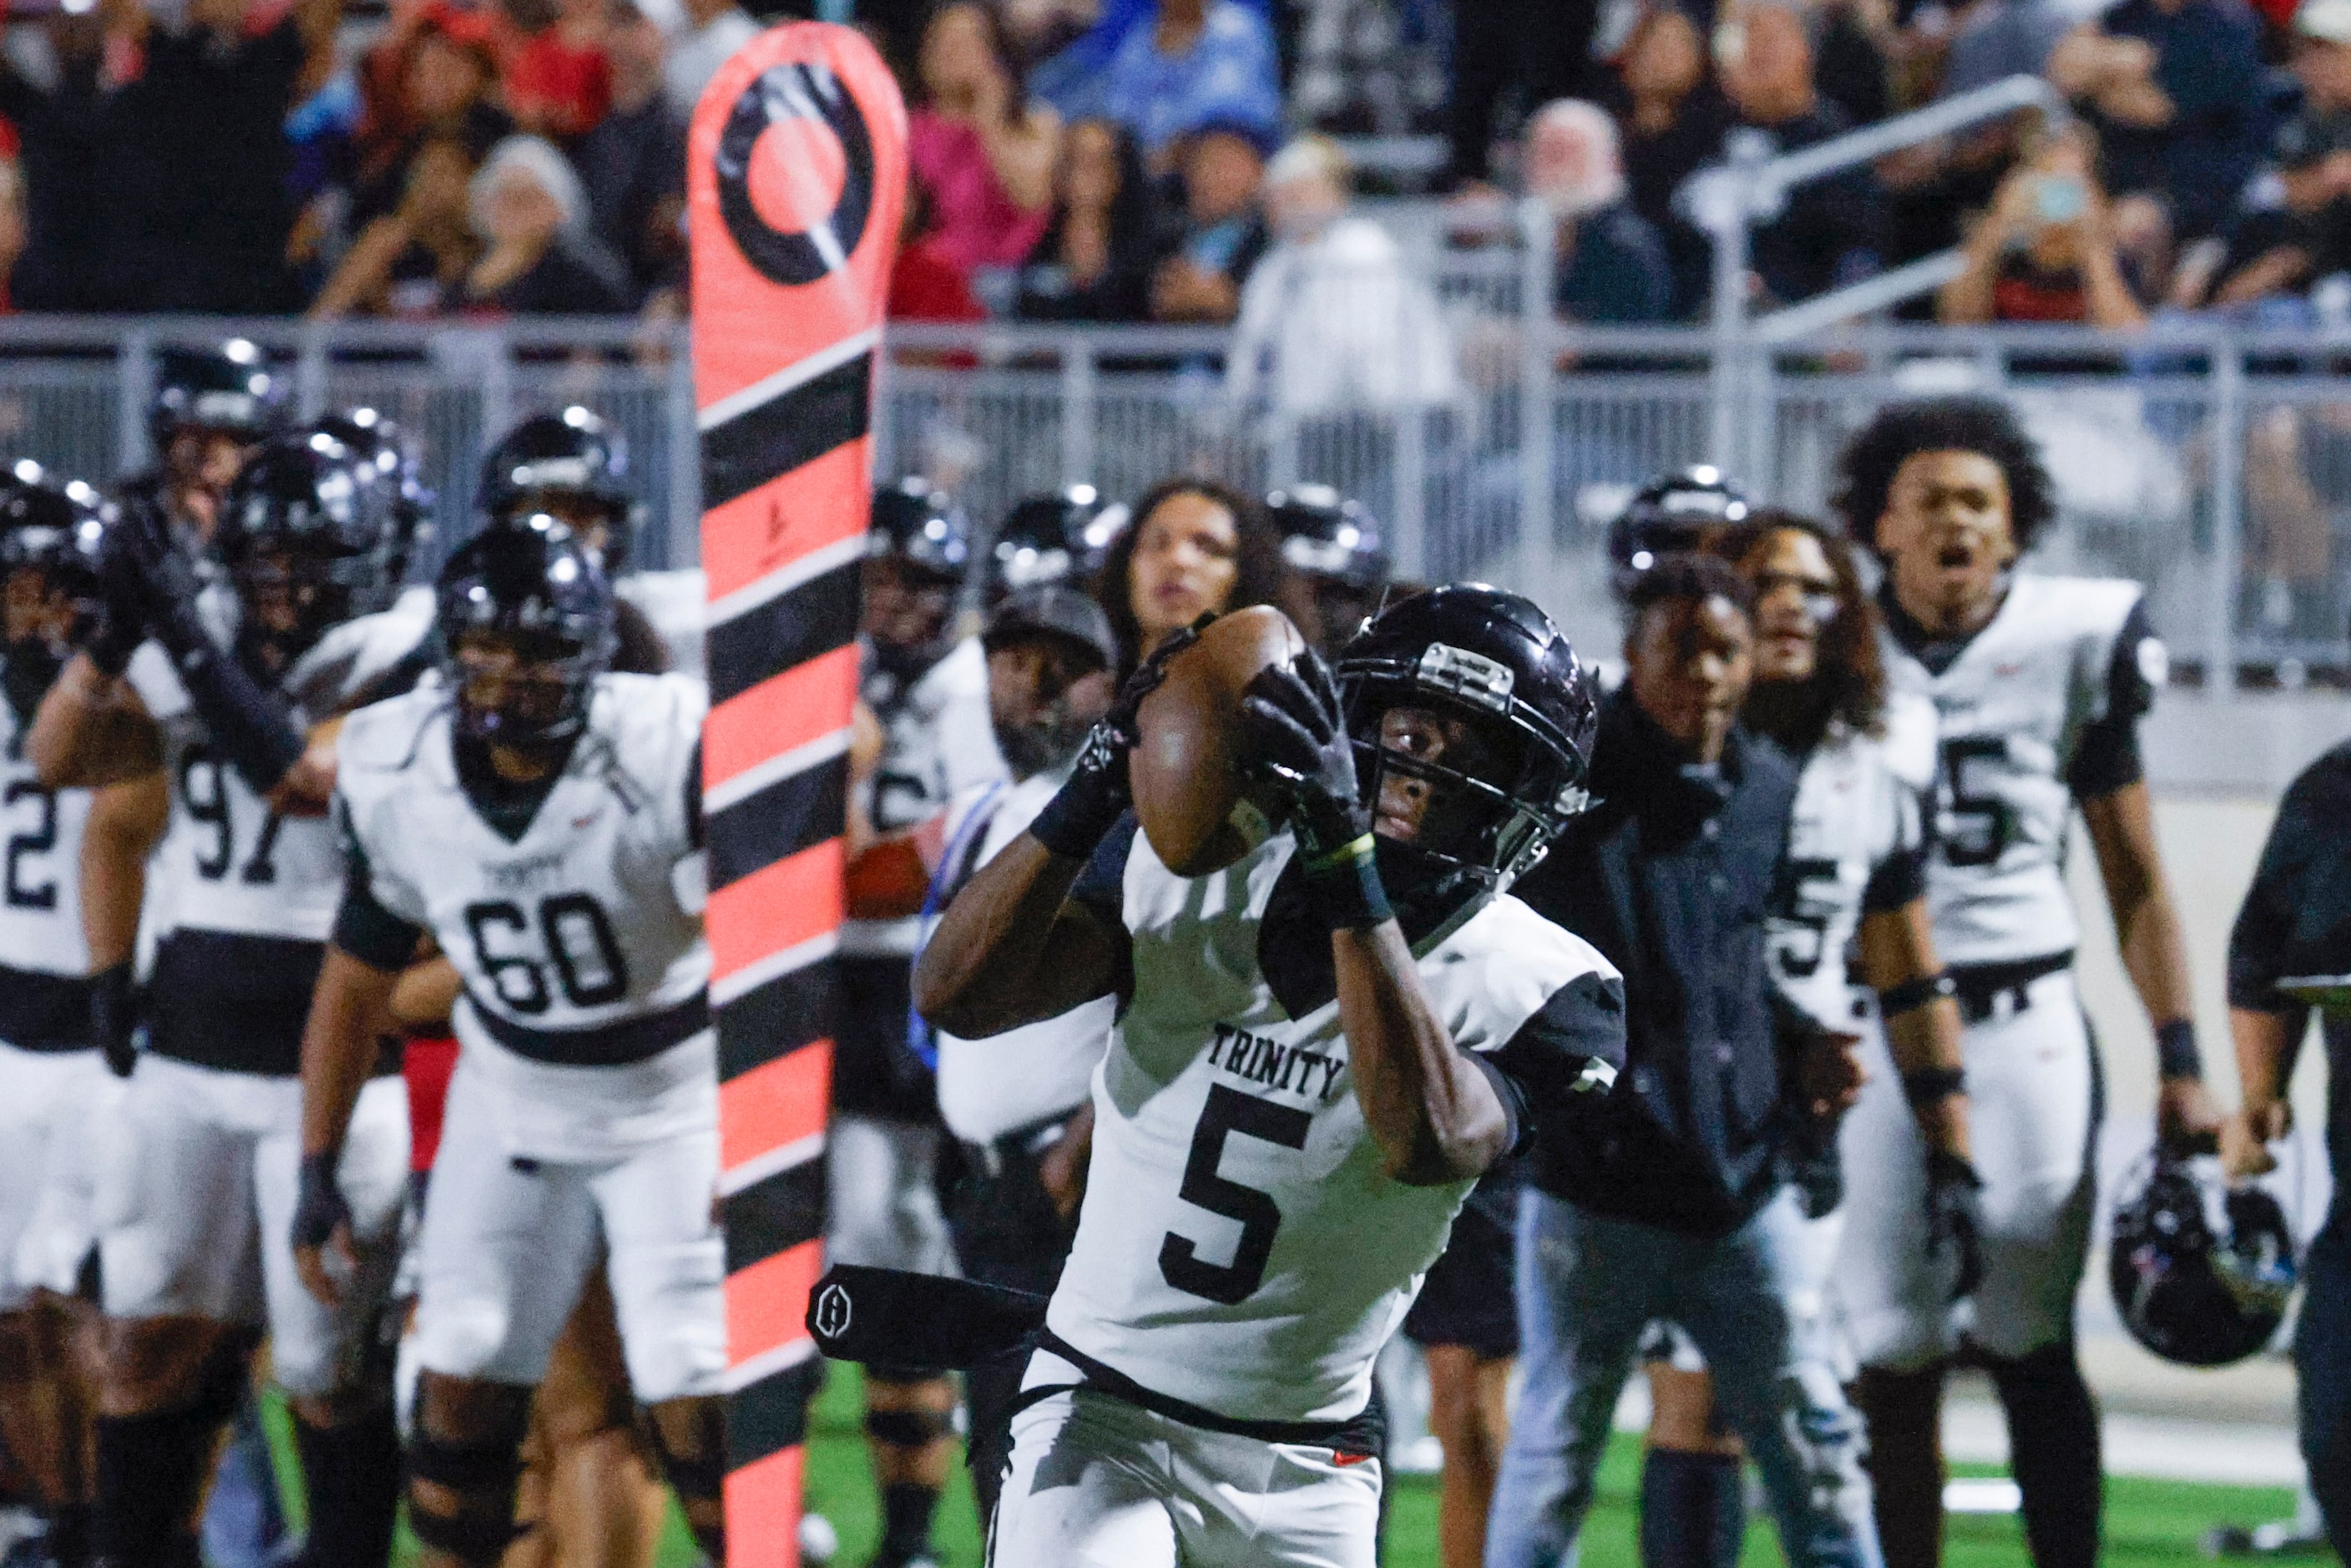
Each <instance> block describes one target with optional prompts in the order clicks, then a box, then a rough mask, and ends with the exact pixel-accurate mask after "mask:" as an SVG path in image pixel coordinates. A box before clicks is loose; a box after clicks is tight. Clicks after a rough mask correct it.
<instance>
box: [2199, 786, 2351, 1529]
mask: <svg viewBox="0 0 2351 1568" xmlns="http://www.w3.org/2000/svg"><path fill="white" fill-rule="evenodd" d="M2346 977H2351V745H2345V746H2338V747H2335V749H2334V750H2332V751H2330V752H2328V753H2327V754H2326V755H2325V756H2324V757H2322V758H2319V759H2318V760H2317V761H2315V762H2314V763H2312V764H2311V765H2310V766H2309V767H2308V768H2305V769H2304V771H2303V775H2302V777H2301V778H2299V779H2295V780H2294V786H2293V788H2291V789H2288V790H2287V791H2286V792H2285V800H2283V801H2282V802H2281V803H2280V804H2279V806H2278V815H2277V821H2276V823H2275V825H2274V826H2273V827H2272V828H2271V830H2270V841H2269V842H2268V843H2267V844H2266V845H2264V846H2263V847H2262V860H2261V865H2260V868H2259V869H2258V870H2256V871H2255V872H2254V873H2253V885H2252V889H2251V890H2250V891H2249V892H2247V893H2246V894H2245V904H2244V907H2243V908H2242V909H2241V910H2239V911H2238V914H2237V925H2236V928H2235V929H2234V930H2233V931H2231V933H2230V934H2229V1032H2230V1033H2231V1036H2233V1037H2234V1039H2235V1040H2236V1045H2237V1077H2238V1080H2239V1082H2241V1084H2242V1085H2243V1089H2244V1108H2243V1109H2242V1110H2241V1111H2239V1112H2238V1113H2237V1114H2236V1115H2235V1116H2234V1117H2232V1118H2231V1120H2230V1121H2229V1122H2228V1123H2227V1124H2224V1125H2223V1127H2222V1129H2221V1134H2220V1152H2221V1155H2222V1156H2223V1158H2224V1159H2225V1161H2226V1163H2227V1165H2228V1167H2229V1174H2230V1175H2231V1176H2238V1177H2243V1176H2255V1175H2258V1174H2260V1173H2262V1172H2264V1171H2268V1170H2272V1169H2274V1168H2275V1167H2276V1161H2275V1160H2274V1159H2273V1158H2272V1157H2271V1155H2269V1153H2268V1152H2267V1150H2266V1149H2265V1148H2264V1146H2263V1145H2267V1144H2269V1143H2271V1142H2273V1141H2274V1140H2276V1139H2279V1138H2283V1136H2285V1134H2287V1133H2288V1132H2289V1131H2290V1130H2291V1129H2292V1126H2293V1121H2294V1117H2293V1112H2292V1110H2291V1108H2290V1107H2289V1104H2288V1103H2287V1100H2286V1084H2287V1082H2288V1080H2290V1079H2291V1078H2292V1077H2293V1076H2294V1058H2295V1057H2296V1056H2297V1055H2298V1054H2299V1053H2300V1049H2301V1046H2302V1041H2303V1037H2304V1035H2305V1034H2306V1033H2307V1032H2308V1031H2309V1027H2310V1015H2311V1012H2312V1010H2313V1006H2314V1004H2317V1005H2319V1006H2321V1007H2323V1009H2324V1012H2325V1016H2324V1018H2323V1019H2322V1024H2323V1028H2322V1035H2323V1038H2324V1039H2325V1041H2326V1073H2327V1091H2326V1161H2327V1164H2328V1166H2331V1167H2332V1168H2333V1170H2334V1173H2335V1201H2334V1205H2333V1207H2331V1208H2329V1209H2328V1211H2327V1215H2326V1223H2325V1225H2323V1226H2321V1227H2320V1228H2319V1231H2318V1235H2317V1237H2316V1238H2315V1239H2313V1240H2312V1242H2311V1244H2310V1256H2309V1258H2308V1260H2306V1261H2305V1263H2304V1281H2305V1282H2306V1283H2307V1285H2308V1290H2307V1291H2306V1292H2305V1293H2304V1297H2303V1303H2302V1326H2301V1327H2300V1328H2299V1329H2298V1330H2296V1331H2295V1335H2294V1370H2295V1372H2296V1373H2297V1374H2298V1375H2299V1376H2300V1379H2301V1406H2302V1421H2301V1426H2302V1457H2303V1461H2304V1464H2306V1465H2307V1466H2308V1467H2309V1469H2310V1490H2311V1491H2312V1493H2313V1494H2314V1496H2316V1498H2317V1499H2318V1508H2319V1512H2320V1513H2321V1514H2323V1515H2324V1516H2325V1520H2326V1534H2327V1538H2328V1540H2329V1541H2331V1542H2333V1543H2334V1546H2335V1552H2336V1553H2337V1554H2338V1555H2340V1556H2342V1557H2343V1558H2344V1559H2345V1560H2346V1562H2351V979H2346ZM2297 981H2299V982H2304V983H2302V984H2296V983H2295V982H2297ZM2310 982H2319V983H2317V984H2312V983H2310ZM2329 982H2333V983H2329Z"/></svg>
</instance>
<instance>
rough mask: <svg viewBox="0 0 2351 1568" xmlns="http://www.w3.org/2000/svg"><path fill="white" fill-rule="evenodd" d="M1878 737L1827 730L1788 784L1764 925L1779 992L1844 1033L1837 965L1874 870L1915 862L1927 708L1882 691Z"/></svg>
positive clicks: (1847, 1001)
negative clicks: (1782, 841)
mask: <svg viewBox="0 0 2351 1568" xmlns="http://www.w3.org/2000/svg"><path fill="white" fill-rule="evenodd" d="M1885 730H1886V733H1885V734H1884V735H1883V736H1882V737H1880V736H1871V735H1865V734H1863V733H1861V732H1859V731H1856V730H1854V729H1851V728H1848V727H1844V726H1843V725H1833V726H1832V727H1830V730H1829V733H1828V735H1827V737H1825V738H1823V740H1822V741H1821V743H1820V744H1819V745H1818V746H1816V747H1813V751H1812V755H1811V756H1809V757H1807V758H1804V766H1803V771H1802V773H1801V774H1799V775H1798V777H1797V780H1796V804H1795V810H1794V812H1793V816H1792V821H1790V823H1789V827H1788V857H1787V860H1786V862H1785V863H1784V865H1783V867H1782V873H1781V874H1782V883H1781V888H1780V895H1779V897H1778V898H1777V899H1775V900H1774V901H1773V908H1772V911H1771V915H1770V916H1769V917H1768V918H1767V919H1766V920H1765V922H1764V933H1765V939H1766V941H1767V942H1768V943H1769V944H1770V946H1771V971H1772V975H1773V977H1774V978H1775V979H1776V980H1777V981H1778V983H1779V987H1780V990H1781V993H1782V995H1784V996H1785V997H1787V998H1788V999H1789V1000H1790V1001H1792V1002H1794V1003H1795V1004H1796V1005H1797V1006H1798V1007H1800V1008H1802V1009H1804V1010H1805V1011H1806V1012H1807V1013H1810V1014H1811V1015H1812V1016H1813V1018H1816V1019H1819V1020H1820V1021H1821V1022H1822V1023H1823V1024H1826V1025H1829V1026H1830V1027H1832V1028H1834V1029H1850V1028H1851V1027H1852V1025H1853V1016H1854V1015H1853V991H1852V982H1851V980H1850V978H1849V977H1848V976H1847V974H1846V960H1847V956H1848V953H1849V950H1850V948H1851V946H1852V944H1853V940H1854V936H1855V933H1857V932H1858V931H1859V930H1860V929H1861V920H1862V904H1863V897H1864V894H1866V892H1867V891H1868V888H1869V883H1870V879H1871V878H1872V877H1873V876H1875V875H1876V873H1877V871H1878V868H1879V867H1881V866H1883V865H1885V864H1886V862H1888V861H1891V860H1893V859H1895V858H1896V857H1897V856H1902V855H1916V854H1917V852H1918V851H1919V849H1920V847H1921V846H1922V844H1923V843H1924V841H1925V838H1926V812H1925V796H1926V794H1927V791H1928V789H1931V788H1932V787H1933V784H1934V777H1935V710H1934V708H1933V707H1932V706H1929V705H1928V703H1927V701H1926V699H1925V698H1923V697H1920V696H1918V695H1916V694H1914V693H1907V692H1889V693H1887V694H1886V718H1885Z"/></svg>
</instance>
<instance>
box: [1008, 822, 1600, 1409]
mask: <svg viewBox="0 0 2351 1568" xmlns="http://www.w3.org/2000/svg"><path fill="white" fill-rule="evenodd" d="M1129 845H1131V846H1132V847H1131V848H1128V847H1127V846H1129ZM1294 847H1295V846H1294V841H1293V840H1292V839H1291V838H1290V836H1289V835H1288V834H1281V835H1279V836H1277V837H1275V838H1274V839H1272V840H1270V841H1268V842H1266V843H1265V844H1263V845H1261V846H1260V847H1259V848H1258V849H1257V850H1255V851H1254V852H1251V853H1249V855H1247V856H1245V857H1244V858H1243V859H1241V860H1240V861H1239V862H1237V863H1235V864H1234V865H1232V866H1231V867H1229V868H1228V869H1226V870H1224V871H1220V872H1217V873H1213V874H1211V875H1208V876H1205V877H1200V878H1197V879H1194V880H1189V881H1187V880H1186V879H1184V878H1181V877H1178V876H1176V875H1175V873H1172V872H1170V871H1169V870H1167V868H1166V867H1165V865H1164V864H1162V863H1161V862H1160V860H1159V858H1158V856H1157V855H1156V854H1155V853H1154V852H1152V850H1151V846H1150V844H1149V842H1148V841H1145V840H1144V838H1143V836H1142V835H1141V834H1140V833H1137V832H1135V831H1134V830H1133V819H1132V818H1129V819H1128V820H1127V823H1126V824H1125V825H1123V827H1122V828H1121V830H1120V831H1118V832H1117V833H1114V834H1113V836H1112V838H1111V839H1110V841H1108V842H1106V843H1105V844H1104V846H1103V850H1102V853H1100V854H1098V855H1097V857H1096V858H1095V861H1094V862H1093V865H1092V867H1091V868H1090V869H1089V871H1088V872H1087V873H1086V875H1085V877H1084V879H1082V880H1081V883H1080V885H1079V888H1078V889H1077V890H1076V891H1075V893H1074V894H1073V895H1074V896H1076V897H1079V898H1081V900H1083V901H1085V902H1086V903H1087V904H1090V905H1091V906H1092V907H1093V908H1095V909H1096V910H1098V911H1099V912H1101V913H1102V915H1106V916H1107V917H1109V918H1112V919H1116V920H1119V921H1121V922H1122V923H1123V925H1124V927H1125V929H1126V931H1127V933H1128V934H1129V936H1130V939H1131V942H1132V948H1133V956H1134V971H1133V972H1134V998H1133V1000H1132V1001H1131V1002H1130V1003H1129V1005H1128V1006H1127V1008H1126V1009H1125V1011H1124V1013H1123V1015H1122V1016H1121V1018H1120V1019H1119V1022H1118V1027H1117V1029H1116V1031H1115V1032H1114V1034H1113V1037H1112V1042H1111V1048H1110V1051H1109V1054H1108V1056H1107V1057H1106V1058H1105V1059H1104V1061H1103V1062H1102V1066H1101V1067H1100V1068H1099V1069H1098V1070H1097V1071H1096V1073H1095V1077H1094V1091H1093V1103H1094V1113H1095V1133H1094V1147H1093V1156H1092V1165H1091V1166H1090V1167H1089V1171H1088V1175H1087V1185H1086V1197H1085V1203H1084V1207H1083V1209H1082V1211H1081V1215H1080V1218H1079V1223H1078V1234H1077V1240H1076V1244H1075V1246H1074V1247H1073V1249H1072V1250H1071V1255H1070V1260H1069V1263H1068V1265H1067V1267H1066V1268H1065V1269H1064V1270H1063V1271H1062V1274H1061V1285H1060V1288H1059V1289H1058V1290H1057V1291H1055V1293H1054V1296H1053V1301H1052V1305H1051V1308H1050V1312H1049V1315H1048V1319H1047V1325H1048V1327H1049V1329H1050V1331H1051V1333H1053V1334H1054V1335H1056V1336H1058V1338H1059V1339H1060V1341H1061V1343H1063V1344H1065V1345H1066V1346H1068V1347H1070V1348H1071V1349H1073V1350H1075V1351H1076V1352H1078V1353H1079V1354H1081V1355H1083V1356H1085V1357H1087V1358H1090V1359H1092V1360H1093V1361H1096V1362H1099V1363H1101V1364H1102V1365H1104V1366H1107V1367H1109V1368H1110V1369H1111V1370H1112V1371H1113V1372H1114V1373H1116V1374H1118V1375H1123V1376H1124V1377H1126V1378H1129V1379H1132V1380H1133V1381H1134V1383H1136V1384H1139V1385H1142V1386H1143V1387H1144V1388H1145V1389H1148V1390H1149V1391H1151V1392H1152V1393H1153V1394H1155V1395H1158V1396H1162V1397H1165V1398H1170V1399H1176V1400H1181V1401H1183V1402H1185V1403H1186V1404H1188V1405H1191V1406H1196V1407H1197V1408H1199V1409H1201V1410H1205V1411H1207V1412H1209V1413H1211V1414H1212V1415H1214V1416H1221V1417H1223V1418H1226V1419H1228V1420H1229V1419H1243V1420H1252V1421H1259V1420H1268V1421H1288V1422H1326V1421H1346V1420H1351V1419H1353V1417H1354V1416H1357V1415H1359V1414H1360V1413H1361V1412H1362V1411H1363V1409H1364V1405H1365V1403H1366V1401H1367V1400H1368V1399H1369V1398H1370V1396H1371V1375H1372V1361H1373V1358H1374V1356H1375V1355H1377V1354H1378V1353H1379V1350H1380V1347H1381V1346H1382V1345H1384V1344H1385V1343H1387V1340H1388V1336H1389V1335H1390V1334H1392V1333H1394V1332H1395V1327H1396V1325H1397V1323H1398V1322H1401V1321H1402V1319H1403V1317H1404V1314H1405V1309H1406V1308H1408V1307H1409V1306H1410V1305H1411V1302H1412V1298H1413V1296H1414V1294H1415V1293H1416V1291H1418V1290H1419V1288H1420V1280H1421V1276H1422V1274H1423V1273H1425V1272H1426V1270H1427V1268H1428V1266H1429V1265H1430V1264H1431V1263H1433V1262H1435V1261H1436V1260H1437V1254H1438V1253H1439V1252H1441V1251H1443V1250H1444V1248H1445V1240H1446V1237H1447V1232H1448V1231H1449V1229H1450V1228H1451V1225H1452V1221H1453V1216H1454V1214H1455V1212H1456V1211H1457V1210H1458V1209H1459V1207H1461V1203H1462V1199H1463V1198H1464V1197H1467V1196H1468V1191H1469V1189H1470V1187H1471V1186H1473V1185H1475V1184H1474V1182H1473V1181H1459V1182H1450V1183H1446V1184H1444V1185H1441V1186H1405V1185H1404V1184H1402V1183H1400V1182H1397V1181H1395V1180H1394V1179H1392V1178H1390V1177H1389V1176H1387V1175H1386V1174H1385V1173H1384V1170H1383V1169H1382V1162H1381V1156H1380V1151H1379V1148H1378V1145H1376V1144H1375V1143H1374V1141H1373V1138H1372V1135H1371V1133H1370V1130H1369V1128H1368V1127H1367V1126H1366V1125H1365V1123H1364V1113H1363V1111H1362V1108H1361V1106H1360V1104H1359V1103H1358V1102H1357V1100H1356V1098H1355V1085H1354V1080H1353V1069H1352V1067H1351V1064H1350V1061H1349V1052H1348V1043H1347V1040H1346V1037H1345V1035H1344V1034H1343V1032H1342V1030H1341V1025H1340V1019H1339V1006H1338V1002H1337V1000H1336V998H1335V994H1334V993H1333V991H1332V980H1331V977H1330V976H1331V968H1330V966H1331V949H1330V938H1329V937H1328V936H1327V935H1325V934H1324V933H1323V930H1322V928H1320V927H1317V926H1315V925H1314V924H1313V923H1312V921H1311V918H1308V917H1306V916H1305V915H1304V914H1303V910H1302V907H1301V906H1300V905H1299V904H1296V903H1295V902H1294V901H1295V899H1296V896H1297V895H1296V890H1295V888H1294V887H1293V886H1292V885H1291V883H1294V882H1295V881H1296V879H1295V878H1294V877H1293V878H1291V879H1289V881H1287V882H1286V881H1285V880H1284V879H1283V877H1282V873H1283V870H1284V868H1285V867H1287V866H1288V865H1289V864H1290V860H1291V858H1292V855H1293V852H1294ZM1121 864H1123V874H1122V875H1120V877H1119V880H1118V881H1117V882H1115V883H1113V881H1112V876H1113V871H1114V869H1115V868H1116V867H1117V866H1119V865H1121ZM1406 933H1407V936H1411V937H1412V938H1413V951H1414V953H1415V955H1416V956H1417V958H1418V960H1419V963H1418V967H1419V972H1420V978H1421V983H1422V984H1423V986H1425V987H1426V989H1427V992H1428V996H1429V998H1430V1000H1431V1001H1432V1002H1433V1003H1434V1004H1435V1007H1436V1011H1437V1017H1438V1018H1439V1019H1442V1020H1443V1022H1444V1024H1445V1027H1446V1029H1447V1031H1448V1032H1449V1033H1450V1035H1451V1037H1452V1040H1453V1043H1454V1044H1455V1045H1456V1046H1457V1047H1458V1048H1459V1049H1461V1050H1463V1051H1469V1052H1472V1053H1473V1054H1474V1055H1475V1056H1476V1057H1477V1058H1478V1059H1479V1061H1481V1062H1483V1063H1484V1064H1486V1065H1487V1066H1488V1067H1489V1069H1490V1070H1491V1072H1492V1075H1493V1076H1494V1078H1495V1079H1496V1081H1497V1083H1498V1088H1499V1091H1500V1092H1502V1094H1503V1098H1504V1101H1505V1103H1506V1104H1509V1105H1510V1106H1511V1107H1512V1109H1513V1110H1514V1112H1517V1113H1520V1114H1524V1115H1531V1116H1534V1117H1541V1116H1544V1115H1546V1114H1549V1113H1553V1112H1555V1111H1557V1110H1558V1109H1560V1108H1561V1107H1562V1106H1563V1105H1565V1104H1567V1103H1570V1102H1572V1101H1573V1098H1574V1097H1575V1096H1577V1095H1579V1094H1582V1093H1586V1092H1593V1091H1598V1090H1604V1089H1605V1088H1606V1087H1607V1085H1608V1084H1609V1083H1610V1082H1613V1081H1614V1076H1615V1071H1616V1068H1617V1066H1618V1065H1620V1064H1621V1063H1622V1062H1623V1061H1624V1057H1625V1038H1624V991H1623V984H1622V982H1621V980H1620V979H1619V978H1618V977H1617V975H1616V971H1615V970H1614V968H1613V967H1610V965H1609V964H1608V962H1607V960H1606V959H1604V958H1603V957H1601V956H1600V955H1599V954H1598V953H1597V952H1596V951H1594V950H1593V948H1592V947H1591V946H1589V945H1587V944H1586V943H1584V942H1583V940H1582V939H1581V938H1579V937H1576V936H1571V935H1569V934H1568V933H1567V932H1566V931H1563V930H1562V929H1561V928H1560V927H1558V926H1556V925H1552V924H1551V923H1550V922H1548V921H1546V920H1544V919H1543V918H1542V917H1541V916H1540V915H1536V914H1535V913H1534V912H1533V911H1532V910H1531V909H1529V908H1528V907H1527V906H1526V905H1525V904H1520V902H1519V901H1518V900H1517V899H1515V898H1512V897H1510V896H1508V895H1507V894H1504V895H1500V896H1497V897H1492V898H1488V899H1485V900H1483V901H1472V902H1469V903H1467V904H1465V905H1462V906H1460V907H1458V908H1457V909H1456V910H1455V911H1454V912H1453V914H1452V915H1450V916H1449V917H1448V918H1446V919H1444V920H1443V922H1442V924H1440V925H1437V927H1436V928H1435V929H1433V930H1428V931H1426V932H1423V931H1420V930H1418V929H1416V926H1415V925H1414V923H1413V922H1411V921H1410V920H1409V919H1408V920H1407V922H1406ZM1285 999H1286V1004H1287V1005H1285Z"/></svg>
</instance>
